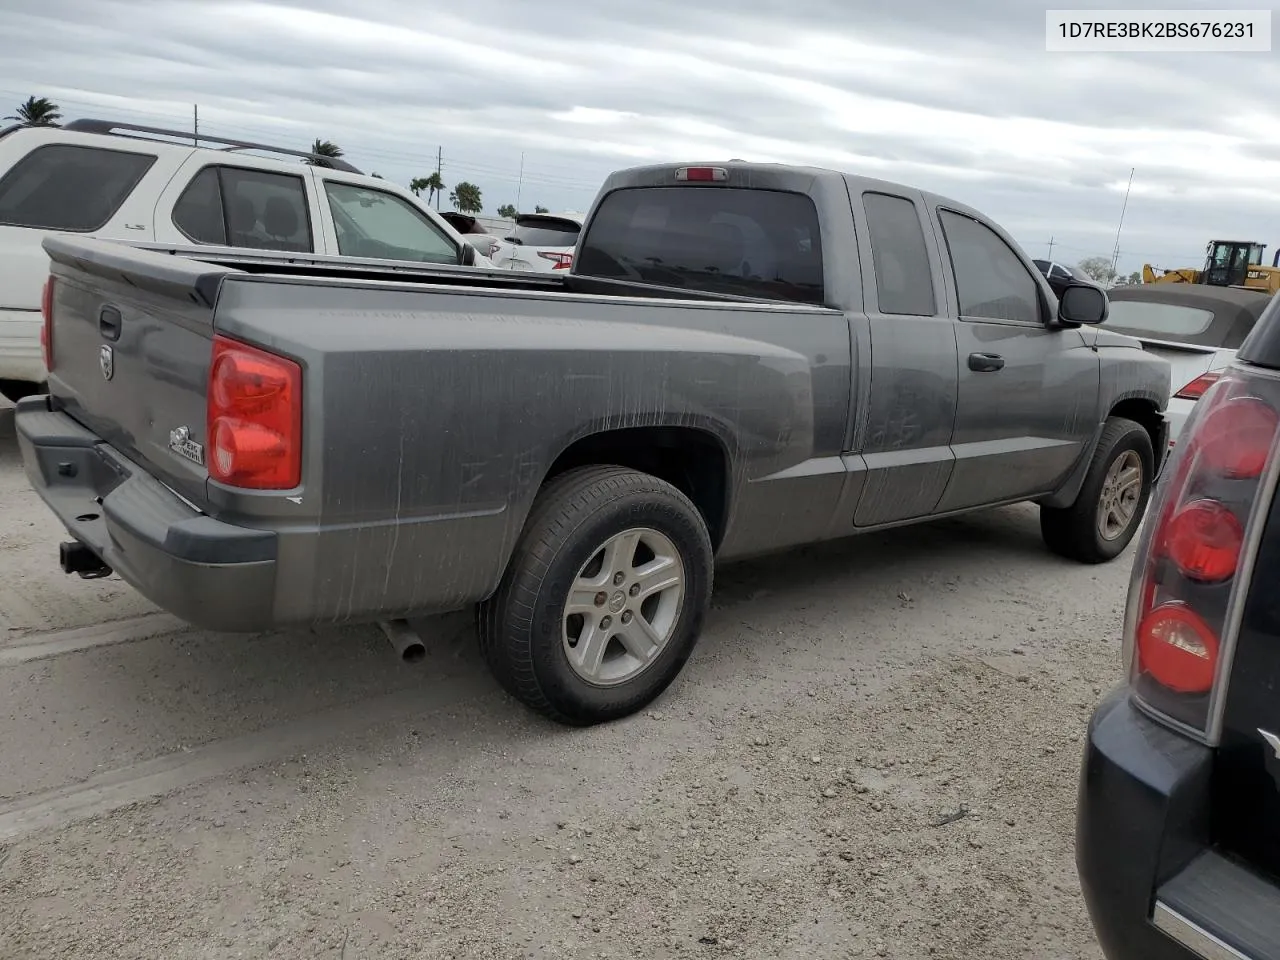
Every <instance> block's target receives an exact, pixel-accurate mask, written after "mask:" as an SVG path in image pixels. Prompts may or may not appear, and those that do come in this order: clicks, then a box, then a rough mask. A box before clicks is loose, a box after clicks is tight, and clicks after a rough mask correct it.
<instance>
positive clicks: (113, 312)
mask: <svg viewBox="0 0 1280 960" xmlns="http://www.w3.org/2000/svg"><path fill="white" fill-rule="evenodd" d="M123 328H124V318H123V317H121V316H120V311H119V310H117V309H116V308H115V307H103V308H102V311H101V312H100V313H99V314H98V332H99V333H101V334H102V335H103V336H104V337H106V338H107V339H108V340H119V339H120V331H121V330H122V329H123Z"/></svg>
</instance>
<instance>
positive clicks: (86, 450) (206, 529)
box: [15, 396, 277, 632]
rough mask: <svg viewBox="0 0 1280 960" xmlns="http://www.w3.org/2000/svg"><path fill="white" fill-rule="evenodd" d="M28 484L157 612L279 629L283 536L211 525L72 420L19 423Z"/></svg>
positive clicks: (30, 415) (238, 627)
mask: <svg viewBox="0 0 1280 960" xmlns="http://www.w3.org/2000/svg"><path fill="white" fill-rule="evenodd" d="M15 423H16V427H17V435H18V445H19V448H20V450H21V452H22V462H23V468H24V470H25V471H26V475H27V479H28V481H29V482H30V484H31V486H32V488H33V489H35V491H36V492H37V493H38V494H39V495H40V497H41V499H42V500H44V502H45V503H46V504H47V505H48V506H49V508H50V509H51V510H52V511H53V512H54V514H56V515H57V517H58V519H59V520H61V521H62V524H63V526H65V527H66V528H67V531H68V532H69V533H70V534H71V536H72V537H73V538H75V539H76V540H78V541H79V542H81V543H83V544H84V545H85V546H87V547H88V548H89V549H90V550H91V551H93V553H94V554H95V555H96V556H97V557H99V558H100V559H101V560H102V561H103V562H104V563H105V564H107V565H108V566H109V567H111V568H112V569H113V570H114V571H115V572H116V573H118V574H119V575H120V577H121V578H122V579H123V580H125V581H126V582H127V583H128V584H130V585H131V586H132V587H134V588H135V589H136V590H137V591H138V592H139V593H141V594H142V595H143V596H145V597H146V598H147V599H148V600H150V601H151V602H152V603H154V604H156V605H157V606H159V607H161V608H163V609H165V610H167V611H169V612H170V613H173V614H174V615H175V616H178V617H180V618H182V619H184V620H186V621H188V622H189V623H192V624H195V625H196V626H199V627H203V628H206V629H209V630H223V631H232V632H247V631H256V630H264V629H268V628H270V627H272V626H273V625H274V623H273V618H272V613H273V608H274V600H275V583H276V553H277V537H276V534H275V533H274V532H272V531H269V530H257V529H251V528H246V527H237V526H233V525H231V524H227V523H223V522H221V521H218V520H215V519H213V518H212V517H209V516H206V515H205V514H203V513H201V512H200V511H199V510H197V509H196V508H195V507H193V506H191V505H190V504H189V503H187V501H186V500H184V499H183V498H181V497H179V496H178V495H177V494H176V493H174V492H173V491H172V490H170V489H169V488H168V487H166V486H165V485H164V484H162V483H160V482H159V481H157V480H156V479H154V478H153V477H152V476H150V475H149V474H148V473H147V472H146V471H144V470H142V469H140V468H138V467H137V466H136V465H134V464H133V463H132V462H131V461H130V460H128V459H127V458H125V457H123V456H122V455H121V454H119V453H118V452H117V451H116V450H114V449H113V448H111V447H110V446H108V445H107V444H105V443H103V442H102V441H101V440H99V439H98V437H97V436H96V435H94V434H93V433H91V432H90V431H88V430H86V429H85V428H84V427H82V426H80V425H79V424H78V423H76V422H75V421H74V420H72V419H71V418H70V417H68V416H67V415H66V414H64V413H59V412H56V411H51V410H50V409H49V403H48V397H45V396H37V397H30V398H28V399H26V400H23V401H21V402H20V403H19V404H18V408H17V413H16V415H15Z"/></svg>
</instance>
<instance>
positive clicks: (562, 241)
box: [507, 219, 579, 247]
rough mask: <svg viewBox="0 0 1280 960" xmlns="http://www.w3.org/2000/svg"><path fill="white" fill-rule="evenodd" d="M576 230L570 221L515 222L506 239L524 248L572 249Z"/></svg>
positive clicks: (576, 227) (576, 235)
mask: <svg viewBox="0 0 1280 960" xmlns="http://www.w3.org/2000/svg"><path fill="white" fill-rule="evenodd" d="M578 230H579V227H578V225H577V224H576V223H574V222H573V221H572V220H535V219H529V220H517V221H516V226H515V229H514V230H512V231H511V233H509V234H508V235H507V239H508V240H515V241H516V242H518V243H520V244H523V245H524V246H526V247H572V246H573V245H574V244H576V243H577V242H578Z"/></svg>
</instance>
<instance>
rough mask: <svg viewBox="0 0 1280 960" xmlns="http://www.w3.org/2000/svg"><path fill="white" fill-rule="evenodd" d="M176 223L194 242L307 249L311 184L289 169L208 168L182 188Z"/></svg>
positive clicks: (176, 208) (308, 245)
mask: <svg viewBox="0 0 1280 960" xmlns="http://www.w3.org/2000/svg"><path fill="white" fill-rule="evenodd" d="M173 222H174V224H175V225H176V226H177V227H178V229H179V230H181V231H182V232H183V234H184V235H186V236H187V237H188V238H189V239H191V240H194V241H195V242H196V243H211V244H217V245H226V246H232V247H248V248H250V249H254V250H285V251H290V252H295V253H308V252H310V251H311V250H312V249H314V244H313V241H312V234H311V215H310V213H309V212H308V208H307V188H306V184H305V183H304V181H303V179H302V178H301V177H299V176H295V175H294V174H291V173H273V172H271V171H267V170H251V169H248V168H246V167H224V166H211V167H205V168H204V169H203V170H201V171H200V173H198V174H197V175H196V176H195V178H194V179H193V180H192V181H191V183H189V184H188V185H187V188H186V189H185V190H184V191H182V195H181V196H180V197H179V198H178V202H177V203H176V204H174V207H173Z"/></svg>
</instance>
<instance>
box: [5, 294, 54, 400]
mask: <svg viewBox="0 0 1280 960" xmlns="http://www.w3.org/2000/svg"><path fill="white" fill-rule="evenodd" d="M40 326H41V319H40V311H39V310H0V380H21V381H24V382H27V383H43V382H44V379H45V369H44V357H43V355H42V354H41V352H40Z"/></svg>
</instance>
